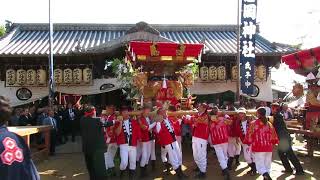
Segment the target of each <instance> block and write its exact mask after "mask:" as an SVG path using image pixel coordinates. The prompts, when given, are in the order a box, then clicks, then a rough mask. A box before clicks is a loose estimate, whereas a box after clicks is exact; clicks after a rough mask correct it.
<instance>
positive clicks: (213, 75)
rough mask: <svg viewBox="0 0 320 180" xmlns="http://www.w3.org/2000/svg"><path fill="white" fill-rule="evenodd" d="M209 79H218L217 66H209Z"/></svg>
mask: <svg viewBox="0 0 320 180" xmlns="http://www.w3.org/2000/svg"><path fill="white" fill-rule="evenodd" d="M209 79H210V80H211V81H216V80H217V79H218V72H217V68H216V67H215V66H210V67H209Z"/></svg>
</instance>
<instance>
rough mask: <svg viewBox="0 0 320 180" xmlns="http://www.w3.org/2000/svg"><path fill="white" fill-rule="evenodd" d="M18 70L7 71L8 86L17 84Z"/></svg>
mask: <svg viewBox="0 0 320 180" xmlns="http://www.w3.org/2000/svg"><path fill="white" fill-rule="evenodd" d="M16 76H17V73H16V70H14V69H8V70H7V71H6V84H7V85H14V84H15V83H16Z"/></svg>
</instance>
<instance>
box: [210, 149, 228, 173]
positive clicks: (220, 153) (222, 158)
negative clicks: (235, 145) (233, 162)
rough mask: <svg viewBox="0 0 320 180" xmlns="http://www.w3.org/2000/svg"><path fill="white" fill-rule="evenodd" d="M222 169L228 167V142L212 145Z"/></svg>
mask: <svg viewBox="0 0 320 180" xmlns="http://www.w3.org/2000/svg"><path fill="white" fill-rule="evenodd" d="M213 147H214V150H215V151H216V155H217V158H218V161H219V164H220V167H221V169H222V170H224V169H226V168H227V167H228V143H223V144H215V145H213Z"/></svg>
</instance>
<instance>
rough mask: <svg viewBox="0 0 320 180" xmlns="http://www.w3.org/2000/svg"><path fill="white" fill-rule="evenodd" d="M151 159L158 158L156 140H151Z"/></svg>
mask: <svg viewBox="0 0 320 180" xmlns="http://www.w3.org/2000/svg"><path fill="white" fill-rule="evenodd" d="M150 143H151V157H150V159H151V161H155V160H156V140H151V141H150Z"/></svg>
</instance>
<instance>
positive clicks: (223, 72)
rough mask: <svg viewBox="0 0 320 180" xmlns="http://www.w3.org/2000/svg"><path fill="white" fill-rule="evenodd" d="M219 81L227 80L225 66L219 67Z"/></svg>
mask: <svg viewBox="0 0 320 180" xmlns="http://www.w3.org/2000/svg"><path fill="white" fill-rule="evenodd" d="M218 80H220V81H224V80H226V68H225V67H224V66H219V67H218Z"/></svg>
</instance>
